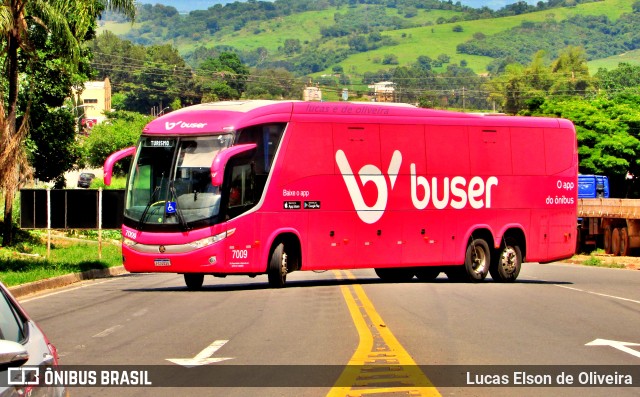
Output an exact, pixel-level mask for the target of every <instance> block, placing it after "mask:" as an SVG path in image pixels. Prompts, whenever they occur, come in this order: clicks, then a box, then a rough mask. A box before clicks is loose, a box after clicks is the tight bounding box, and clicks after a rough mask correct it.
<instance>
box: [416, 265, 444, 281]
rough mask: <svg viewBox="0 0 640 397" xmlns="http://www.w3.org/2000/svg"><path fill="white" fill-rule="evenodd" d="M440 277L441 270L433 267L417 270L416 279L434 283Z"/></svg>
mask: <svg viewBox="0 0 640 397" xmlns="http://www.w3.org/2000/svg"><path fill="white" fill-rule="evenodd" d="M439 275H440V269H439V268H437V267H433V266H424V267H418V268H416V277H418V280H420V281H433V280H435V279H436V278H438V276H439Z"/></svg>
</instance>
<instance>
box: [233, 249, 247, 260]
mask: <svg viewBox="0 0 640 397" xmlns="http://www.w3.org/2000/svg"><path fill="white" fill-rule="evenodd" d="M232 252H233V254H232V256H231V257H232V258H233V259H247V258H248V257H249V252H248V251H247V250H233V251H232Z"/></svg>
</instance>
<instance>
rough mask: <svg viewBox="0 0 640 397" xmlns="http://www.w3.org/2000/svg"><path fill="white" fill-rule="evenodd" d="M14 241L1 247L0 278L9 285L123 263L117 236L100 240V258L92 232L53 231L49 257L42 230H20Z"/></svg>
mask: <svg viewBox="0 0 640 397" xmlns="http://www.w3.org/2000/svg"><path fill="white" fill-rule="evenodd" d="M107 236H109V233H107ZM103 238H104V237H103ZM16 241H17V243H16V244H15V245H14V246H12V247H0V281H2V282H3V283H4V284H5V285H6V286H9V287H10V286H14V285H20V284H25V283H30V282H33V281H38V280H43V279H47V278H51V277H56V276H62V275H65V274H70V273H79V272H84V271H87V270H91V269H106V268H109V267H113V266H119V265H121V264H122V254H121V250H120V245H119V243H118V242H117V240H111V239H109V240H106V241H104V240H103V243H102V258H101V259H98V258H99V252H98V249H99V247H98V243H97V241H96V240H94V239H92V236H91V235H89V236H88V237H84V238H83V237H82V235H80V236H78V237H69V236H67V235H63V234H60V233H56V234H55V236H53V237H52V244H51V250H50V255H49V257H47V244H46V234H45V233H42V232H39V231H24V230H21V231H19V232H18V233H17V235H16Z"/></svg>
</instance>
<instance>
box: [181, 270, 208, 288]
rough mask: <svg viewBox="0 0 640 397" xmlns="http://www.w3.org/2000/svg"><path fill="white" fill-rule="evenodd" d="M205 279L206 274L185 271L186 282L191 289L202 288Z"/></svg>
mask: <svg viewBox="0 0 640 397" xmlns="http://www.w3.org/2000/svg"><path fill="white" fill-rule="evenodd" d="M203 281H204V274H200V273H185V274H184V283H185V284H187V288H188V289H189V291H197V290H199V289H200V288H202V282H203Z"/></svg>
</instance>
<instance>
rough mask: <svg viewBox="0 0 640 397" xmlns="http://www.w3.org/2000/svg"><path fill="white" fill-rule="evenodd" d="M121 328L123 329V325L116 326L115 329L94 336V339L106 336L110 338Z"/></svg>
mask: <svg viewBox="0 0 640 397" xmlns="http://www.w3.org/2000/svg"><path fill="white" fill-rule="evenodd" d="M119 328H122V325H120V324H118V325H114V326H113V327H110V328H107V329H105V330H104V331H102V332H99V333H97V334H95V335H93V336H92V338H104V337H105V336H109V335H111V334H112V333H114V332H116V331H117V330H118V329H119Z"/></svg>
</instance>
